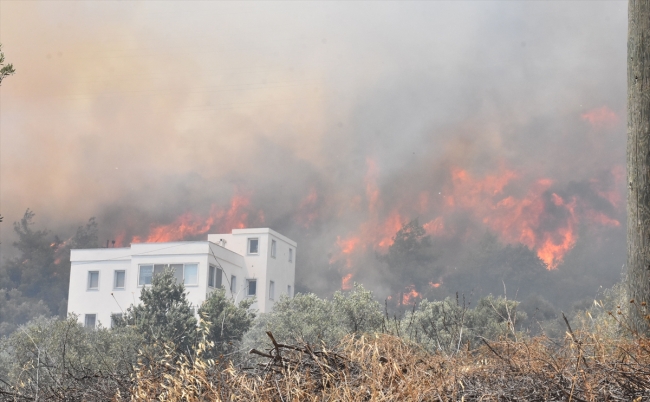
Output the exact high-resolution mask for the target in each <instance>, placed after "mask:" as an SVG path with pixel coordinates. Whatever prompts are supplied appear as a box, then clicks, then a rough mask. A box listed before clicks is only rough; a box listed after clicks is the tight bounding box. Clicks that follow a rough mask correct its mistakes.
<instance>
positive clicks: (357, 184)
mask: <svg viewBox="0 0 650 402" xmlns="http://www.w3.org/2000/svg"><path fill="white" fill-rule="evenodd" d="M1 11H2V13H1V17H0V22H1V24H0V35H1V42H2V44H3V49H4V51H5V54H6V56H7V59H8V60H9V61H10V62H12V63H13V64H14V66H15V67H16V69H17V74H16V75H15V76H13V77H10V78H9V79H7V80H6V81H5V82H4V83H3V87H2V93H1V101H2V120H1V127H0V129H1V134H2V138H1V141H2V149H1V166H0V167H1V172H0V174H1V176H0V177H1V179H2V187H1V194H0V196H1V201H2V215H4V216H5V218H6V220H5V222H7V221H8V222H12V221H15V220H18V219H19V218H20V216H21V215H22V213H23V212H24V210H25V209H26V208H27V207H30V208H32V209H33V210H35V211H36V212H37V220H38V221H39V222H38V223H39V224H42V225H45V226H47V227H49V228H51V229H54V230H59V231H63V232H66V231H70V229H71V228H74V227H76V226H78V225H79V224H80V222H83V221H85V220H86V219H87V218H88V217H90V216H96V217H97V218H98V221H99V223H100V227H101V238H102V239H117V241H118V243H123V244H127V243H128V242H129V241H132V240H138V241H146V240H152V241H160V240H164V236H163V235H162V234H161V233H164V232H165V231H170V230H176V232H175V233H174V236H175V237H177V238H178V237H181V238H186V239H201V238H205V233H207V232H214V231H216V230H224V231H228V230H230V229H231V228H232V227H237V226H239V225H247V226H248V225H250V226H258V225H259V226H269V227H272V228H274V229H276V230H278V231H280V232H282V233H285V234H286V235H288V236H290V237H292V238H294V239H297V240H298V242H299V250H298V281H299V283H300V286H301V288H302V289H310V290H314V291H318V292H321V293H326V292H329V291H331V290H332V289H335V288H338V287H340V286H341V278H342V277H344V276H346V275H349V274H352V277H351V278H352V280H362V281H365V282H367V283H368V284H369V285H371V286H373V287H374V288H375V289H376V290H378V291H379V293H380V294H381V295H382V296H387V295H388V293H389V291H388V290H387V288H386V287H385V286H384V285H383V284H382V280H381V278H382V277H383V276H382V275H383V273H384V271H385V267H382V265H381V263H379V262H378V260H377V259H376V258H375V255H376V254H381V253H385V252H386V250H387V247H388V246H389V244H390V242H391V238H392V236H393V235H394V234H395V232H396V231H397V230H398V229H399V228H400V227H401V225H402V224H403V223H405V222H407V221H409V220H411V219H413V218H416V217H417V218H419V219H420V223H423V224H426V226H425V227H426V228H427V230H428V232H429V233H431V234H432V236H433V238H434V243H435V244H436V247H438V251H439V255H440V258H439V259H438V262H437V264H438V265H439V270H438V269H437V270H436V271H435V272H437V273H436V275H432V276H435V277H432V278H431V281H432V284H438V283H441V285H438V287H435V288H434V287H432V289H431V291H432V292H434V296H435V295H436V294H435V292H436V291H437V292H438V293H437V294H438V295H444V294H452V293H453V292H455V291H457V290H458V291H467V292H472V291H477V292H478V291H486V292H487V291H490V292H497V291H499V289H497V287H498V286H500V285H498V286H497V287H495V286H492V285H490V286H492V287H489V286H487V285H486V286H483V288H481V289H483V290H480V289H478V288H479V287H480V286H478V287H477V286H476V283H478V281H479V280H480V278H479V277H480V275H479V273H475V272H472V271H471V270H470V268H468V267H477V268H476V269H477V270H480V269H482V268H481V267H482V265H472V264H471V263H468V262H467V261H468V259H469V258H470V254H471V253H472V251H471V250H473V249H475V248H477V247H480V245H481V244H484V243H485V241H486V240H485V238H484V237H485V236H488V237H489V236H490V235H494V236H495V238H496V241H497V242H499V243H500V244H502V245H505V244H509V243H511V244H513V245H514V246H513V247H517V245H518V244H522V243H523V244H524V245H525V247H524V249H525V250H532V251H530V252H531V255H532V256H533V257H534V256H537V257H539V258H542V257H543V256H545V255H547V254H543V252H542V251H540V250H542V249H543V247H544V241H545V239H546V238H547V237H548V239H547V240H549V239H550V240H549V241H550V242H551V243H552V244H553V245H555V246H557V245H559V244H562V243H563V242H564V243H563V244H564V246H566V250H565V251H564V252H561V251H557V250H556V251H549V252H551V253H556V254H548V255H551V256H550V257H548V256H547V257H545V258H547V260H545V261H547V262H550V265H552V268H557V269H556V270H555V271H553V272H551V273H548V276H565V277H567V278H571V279H570V281H569V280H566V281H563V280H555V279H552V278H551V279H549V278H548V277H547V276H543V275H542V277H537V276H536V277H534V278H532V277H531V278H529V277H522V278H524V279H522V280H521V281H520V282H521V283H517V284H516V285H515V286H517V288H518V289H522V291H524V290H525V288H526V286H528V287H529V288H530V289H539V288H541V287H544V286H545V285H544V284H548V288H546V290H545V291H546V293H545V295H546V297H547V298H551V297H556V296H557V295H563V294H564V295H566V293H567V292H568V293H571V297H574V298H579V297H587V296H589V293H588V292H587V290H592V291H595V290H597V289H598V286H601V285H604V286H608V285H610V284H611V283H612V282H613V281H614V280H616V279H617V278H618V275H619V272H620V265H621V264H622V262H623V256H624V252H625V250H624V228H623V227H622V226H623V225H624V215H623V214H624V205H623V203H624V200H623V194H624V187H623V181H624V179H623V177H624V165H623V164H624V156H625V155H624V153H625V135H624V134H625V127H624V108H625V54H626V53H625V52H626V49H625V35H626V21H627V18H626V17H627V14H626V5H625V3H620V2H616V3H528V2H526V3H486V2H482V3H458V4H456V3H441V2H434V3H421V2H417V3H406V4H403V3H373V4H370V3H336V4H334V3H332V4H329V3H309V4H307V3H304V4H301V3H241V4H240V3H223V2H219V3H207V2H199V3H192V4H186V3H147V2H145V3H137V4H135V3H128V4H122V3H94V2H63V3H49V2H48V3H45V2H43V3H40V2H38V3H37V2H4V3H2V9H1ZM517 213H519V214H520V215H521V216H520V217H519V218H517V219H516V214H517ZM531 216H532V217H531ZM531 219H532V221H531ZM531 222H532V223H531ZM181 226H182V227H183V228H185V229H183V230H179V229H178V228H179V227H181ZM173 228H176V229H173ZM524 231H530V232H531V234H529V235H527V236H524V235H523V234H522V233H523V232H524ZM567 231H570V232H571V233H570V236H571V238H569V234H567V233H568V232H567ZM486 233H487V235H486ZM156 236H158V237H156ZM11 240H12V233H11V232H10V231H9V230H7V226H5V228H4V230H3V232H2V243H3V244H4V247H3V250H2V252H3V256H4V257H6V255H8V254H10V253H11V249H9V248H8V247H7V245H8V244H10V243H11ZM482 242H483V243H482ZM522 252H525V251H522ZM557 253H559V254H557ZM558 256H560V257H558ZM495 258H496V257H495ZM526 258H528V257H526ZM542 260H544V258H542ZM459 266H460V268H459ZM463 267H465V269H466V270H468V271H467V272H466V274H465V276H455V277H454V276H451V277H450V276H449V275H451V272H452V271H458V270H459V269H460V270H462V269H463ZM439 272H442V273H439ZM540 275H541V274H540ZM446 276H447V277H448V278H447V279H446ZM454 278H455V279H454ZM459 278H460V279H459ZM446 280H447V282H446ZM449 281H451V283H449ZM453 281H456V282H453ZM526 281H528V282H526ZM531 281H536V282H534V283H530V282H531ZM544 281H546V282H544ZM577 282H581V283H586V284H585V285H584V286H585V287H584V289H587V290H585V292H583V294H579V295H576V294H575V293H576V292H572V291H571V290H570V289H568V290H567V289H563V288H562V287H561V286H560V285H557V284H561V283H577ZM524 283H528V285H526V286H524V285H523V284H524ZM452 284H453V286H454V288H450V286H451V285H452ZM465 285H466V286H465ZM556 285H557V286H556ZM432 286H433V285H432ZM550 287H553V289H550ZM477 289H478V290H477ZM445 292H447V293H445ZM578 293H579V292H578ZM571 297H569V296H567V297H566V299H567V300H569V299H571Z"/></svg>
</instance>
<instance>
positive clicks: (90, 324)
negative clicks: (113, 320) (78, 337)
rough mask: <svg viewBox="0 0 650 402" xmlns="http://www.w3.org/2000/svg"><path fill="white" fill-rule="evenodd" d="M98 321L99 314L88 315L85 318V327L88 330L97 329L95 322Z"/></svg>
mask: <svg viewBox="0 0 650 402" xmlns="http://www.w3.org/2000/svg"><path fill="white" fill-rule="evenodd" d="M96 321H97V314H86V316H85V317H84V326H85V327H86V328H95V322H96Z"/></svg>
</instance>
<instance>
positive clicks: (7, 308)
mask: <svg viewBox="0 0 650 402" xmlns="http://www.w3.org/2000/svg"><path fill="white" fill-rule="evenodd" d="M49 315H50V309H49V308H48V307H47V306H46V305H45V303H43V301H41V300H38V301H37V300H35V299H32V298H29V297H25V296H23V295H22V293H20V291H19V290H18V289H12V290H6V289H0V336H5V335H9V334H10V333H12V332H13V331H14V330H15V329H16V328H17V327H18V326H19V325H22V324H25V323H26V322H27V321H29V320H30V319H31V318H33V317H39V316H49Z"/></svg>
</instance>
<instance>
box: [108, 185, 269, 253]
mask: <svg viewBox="0 0 650 402" xmlns="http://www.w3.org/2000/svg"><path fill="white" fill-rule="evenodd" d="M249 206H250V200H249V199H248V198H246V197H244V196H241V195H235V196H234V197H233V198H232V200H231V201H230V207H229V208H228V210H224V209H222V208H219V207H218V206H217V205H214V204H213V205H212V208H211V209H210V215H209V216H208V217H207V218H203V217H200V216H197V215H195V214H193V213H191V212H186V213H184V214H183V215H181V216H179V217H178V218H176V219H175V220H174V222H172V223H170V224H168V225H155V226H152V227H151V229H150V230H149V234H148V235H147V236H146V237H140V236H134V237H133V239H132V242H133V243H161V242H170V241H179V240H183V239H186V238H189V237H194V236H198V235H202V234H206V233H207V232H208V231H210V230H211V229H214V230H218V231H230V230H232V229H242V228H245V227H246V226H247V222H248V212H247V211H246V209H247V208H248V207H249ZM263 217H264V214H263V212H262V211H260V213H258V219H260V218H261V219H263ZM118 238H120V243H121V242H122V239H123V235H122V236H118ZM116 243H117V241H116Z"/></svg>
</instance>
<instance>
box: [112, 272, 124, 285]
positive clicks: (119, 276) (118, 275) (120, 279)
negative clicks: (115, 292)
mask: <svg viewBox="0 0 650 402" xmlns="http://www.w3.org/2000/svg"><path fill="white" fill-rule="evenodd" d="M125 282H126V271H115V279H114V280H113V289H124V284H125Z"/></svg>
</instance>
